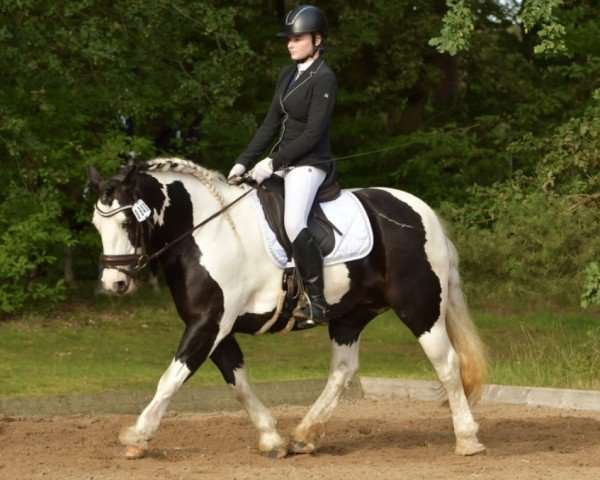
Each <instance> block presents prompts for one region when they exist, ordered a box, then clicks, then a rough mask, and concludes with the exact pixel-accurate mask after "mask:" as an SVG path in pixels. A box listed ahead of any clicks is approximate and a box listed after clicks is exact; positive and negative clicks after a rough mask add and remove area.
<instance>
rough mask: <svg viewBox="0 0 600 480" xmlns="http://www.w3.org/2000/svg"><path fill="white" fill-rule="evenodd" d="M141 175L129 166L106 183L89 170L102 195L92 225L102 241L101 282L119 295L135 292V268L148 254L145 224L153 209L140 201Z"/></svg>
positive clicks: (93, 169)
mask: <svg viewBox="0 0 600 480" xmlns="http://www.w3.org/2000/svg"><path fill="white" fill-rule="evenodd" d="M138 175H139V167H138V166H137V165H130V166H127V167H126V168H125V169H124V170H123V171H122V172H121V173H119V174H117V175H115V176H113V177H112V178H110V179H108V180H106V181H104V180H102V177H101V176H100V174H99V173H98V172H97V171H96V169H95V168H94V167H91V166H90V167H88V178H89V180H90V183H91V184H92V185H93V186H95V187H97V189H98V192H99V196H98V201H97V202H96V204H95V206H94V217H93V223H94V226H95V227H96V229H97V230H98V232H99V233H100V236H101V238H102V249H103V253H102V255H101V256H100V263H101V264H102V265H103V266H104V271H103V273H102V283H103V285H104V288H105V289H106V290H108V291H110V292H113V293H116V294H119V295H121V294H124V293H128V292H130V291H131V290H133V288H134V284H135V282H134V279H135V277H134V275H133V273H134V268H135V266H136V265H137V264H138V262H139V261H140V258H141V257H142V256H143V255H145V253H146V252H145V247H144V228H143V222H145V220H146V218H147V217H148V216H149V215H150V210H149V209H148V207H147V206H146V204H145V203H144V202H143V201H141V200H140V197H139V191H138V188H137V180H138Z"/></svg>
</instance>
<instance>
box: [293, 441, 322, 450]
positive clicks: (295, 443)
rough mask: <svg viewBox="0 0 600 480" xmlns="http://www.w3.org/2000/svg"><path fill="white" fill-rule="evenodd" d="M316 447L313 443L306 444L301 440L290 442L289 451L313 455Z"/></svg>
mask: <svg viewBox="0 0 600 480" xmlns="http://www.w3.org/2000/svg"><path fill="white" fill-rule="evenodd" d="M316 449H317V447H315V445H314V444H313V443H307V442H304V441H302V440H292V441H291V442H290V451H291V452H293V453H313V452H314V451H315V450H316Z"/></svg>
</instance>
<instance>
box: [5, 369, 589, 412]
mask: <svg viewBox="0 0 600 480" xmlns="http://www.w3.org/2000/svg"><path fill="white" fill-rule="evenodd" d="M325 383H326V380H325V379H320V380H300V381H282V382H264V383H255V384H254V387H255V390H256V393H257V394H258V395H259V397H260V398H261V399H262V400H263V402H264V403H265V404H266V405H267V406H274V405H284V404H287V405H310V404H312V403H313V402H314V401H315V399H316V398H317V397H318V396H319V394H320V393H321V391H322V390H323V388H324V386H325ZM153 394H154V392H153V391H147V392H107V393H101V394H97V395H81V396H64V397H32V398H8V399H0V413H2V414H3V415H5V416H45V415H46V416H47V415H75V414H113V413H114V414H138V413H139V412H140V411H141V410H142V409H143V408H144V407H145V406H146V405H147V404H148V402H149V401H150V399H151V398H152V395H153ZM439 394H440V384H439V382H436V381H428V380H409V379H391V378H375V377H359V378H357V379H356V380H355V381H354V382H353V383H352V386H351V387H350V388H349V389H348V390H347V391H346V394H345V395H344V399H345V400H355V399H361V398H372V399H377V398H408V399H412V400H417V401H439V400H440V398H439ZM482 403H497V404H512V405H525V406H539V407H551V408H564V409H576V410H592V411H600V391H589V390H569V389H559V388H539V387H518V386H506V385H486V386H485V388H484V392H483V396H482ZM240 408H241V407H240V404H239V403H238V402H237V401H236V400H235V399H234V398H233V396H232V395H231V392H230V391H229V387H227V386H225V385H223V386H204V387H185V388H183V389H182V390H181V391H180V392H179V393H178V394H177V395H176V396H175V398H174V400H173V402H172V403H171V406H170V409H171V410H174V411H219V410H239V409H240Z"/></svg>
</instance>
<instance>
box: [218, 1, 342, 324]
mask: <svg viewBox="0 0 600 480" xmlns="http://www.w3.org/2000/svg"><path fill="white" fill-rule="evenodd" d="M327 30H328V25H327V18H326V17H325V14H324V13H323V12H322V11H321V10H320V9H318V8H316V7H314V6H311V5H301V6H299V7H296V8H294V9H292V10H291V11H290V12H289V13H288V14H287V16H286V18H285V24H284V27H283V31H282V32H280V33H278V36H279V37H286V38H287V47H288V51H289V53H290V56H291V59H292V60H293V61H294V62H296V64H295V65H293V64H292V65H288V66H287V67H284V68H283V69H282V70H281V71H280V72H279V79H278V80H277V86H276V87H275V95H274V97H273V101H272V102H271V106H270V108H269V111H268V112H267V115H266V117H265V119H264V120H263V122H262V124H261V126H260V127H259V129H258V131H257V132H256V134H255V135H254V138H253V139H252V141H251V142H250V144H249V145H248V147H247V148H246V150H245V151H244V153H242V154H241V155H240V156H239V157H238V158H237V160H236V163H235V165H234V166H233V168H232V169H231V172H230V173H229V176H228V178H231V177H236V176H240V175H242V174H243V173H244V172H245V171H246V169H247V168H248V167H249V166H250V164H251V163H252V162H254V161H256V160H258V159H259V158H260V157H261V156H263V155H264V151H265V149H266V148H267V147H268V146H269V145H270V144H271V143H272V142H273V140H275V139H277V141H276V143H275V146H274V147H273V148H272V150H271V152H270V153H269V154H268V155H267V157H266V158H263V159H262V160H260V161H259V162H258V163H257V164H256V165H255V166H254V168H253V169H252V170H251V172H250V173H251V175H252V178H253V179H254V180H256V182H258V183H261V182H263V181H264V180H266V179H267V178H269V177H270V176H271V175H272V174H273V172H276V173H277V175H280V176H282V177H283V179H284V185H285V212H284V225H285V230H286V233H287V235H288V237H289V239H290V241H291V242H292V248H293V256H294V262H295V263H296V266H297V268H298V272H299V273H300V277H301V278H302V283H303V285H304V289H305V291H306V293H307V295H308V300H309V302H308V305H307V306H306V307H304V308H302V309H299V310H297V311H296V312H294V317H295V318H296V320H297V326H298V327H299V328H308V327H311V326H314V325H316V324H318V323H327V313H328V312H327V303H326V302H325V298H324V295H323V257H322V255H321V250H320V249H319V246H318V245H317V244H316V242H315V240H314V237H313V234H312V233H311V231H310V230H309V229H308V228H307V219H308V214H309V212H310V209H311V207H312V204H313V202H314V200H315V197H316V195H317V192H318V190H319V189H320V188H324V187H330V186H332V185H335V184H336V182H335V163H334V161H333V159H332V156H331V150H330V145H329V124H330V121H331V112H332V110H333V105H334V103H335V99H336V96H337V79H336V77H335V74H334V73H333V72H332V70H331V69H330V68H329V66H327V64H326V63H325V62H324V61H323V53H324V52H325V49H326V43H325V39H326V37H327Z"/></svg>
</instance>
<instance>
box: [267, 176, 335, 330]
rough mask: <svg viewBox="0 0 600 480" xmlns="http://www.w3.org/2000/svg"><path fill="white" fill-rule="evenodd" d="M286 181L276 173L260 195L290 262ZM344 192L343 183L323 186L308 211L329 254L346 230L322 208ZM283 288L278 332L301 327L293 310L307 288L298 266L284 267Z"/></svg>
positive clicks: (274, 324) (313, 228)
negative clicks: (342, 190)
mask: <svg viewBox="0 0 600 480" xmlns="http://www.w3.org/2000/svg"><path fill="white" fill-rule="evenodd" d="M284 191H285V188H284V183H283V178H281V177H280V176H278V175H272V176H271V177H270V178H268V179H266V180H265V181H264V182H262V183H261V184H260V186H259V188H257V196H258V199H259V201H260V205H261V207H262V210H263V212H264V215H265V219H266V221H267V224H268V225H269V227H270V228H271V230H272V231H273V233H274V234H275V236H276V238H277V241H278V242H279V243H280V245H281V246H282V247H283V249H284V250H285V253H286V255H287V260H288V262H289V261H291V259H292V253H293V252H292V242H290V239H289V238H288V236H287V233H286V232H285V227H284V223H283V211H284V204H285V203H284V202H285V201H284ZM339 196H340V187H339V185H338V184H337V183H336V184H334V185H332V186H331V187H326V188H321V189H319V191H318V193H317V197H316V198H315V202H314V203H313V206H312V208H311V210H310V213H309V215H308V221H307V226H308V228H309V230H310V231H311V232H312V234H313V235H314V236H315V241H316V242H317V245H318V246H319V248H320V249H321V253H322V254H323V256H324V257H325V256H326V255H328V254H329V253H331V252H332V250H333V248H334V247H335V235H334V232H337V233H338V234H339V235H341V234H342V233H341V232H340V231H339V230H338V229H337V228H336V227H335V225H334V224H333V223H331V222H330V221H329V220H328V219H327V217H326V215H325V213H324V212H323V210H322V208H321V202H328V201H331V200H335V199H336V198H337V197H339ZM281 289H282V291H283V292H284V299H283V304H282V305H281V308H280V309H279V310H278V311H279V314H278V315H276V319H274V322H272V323H271V324H270V325H269V328H268V330H267V331H268V332H269V333H276V332H281V331H286V330H289V329H292V330H296V329H297V327H296V325H295V322H294V321H293V319H292V317H293V312H294V309H295V308H296V306H297V305H298V303H299V302H300V301H302V300H303V299H304V296H303V295H302V293H303V291H304V288H303V286H302V281H301V280H300V276H299V274H298V271H297V269H296V268H294V267H291V268H286V269H284V271H283V278H282V282H281Z"/></svg>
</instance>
